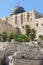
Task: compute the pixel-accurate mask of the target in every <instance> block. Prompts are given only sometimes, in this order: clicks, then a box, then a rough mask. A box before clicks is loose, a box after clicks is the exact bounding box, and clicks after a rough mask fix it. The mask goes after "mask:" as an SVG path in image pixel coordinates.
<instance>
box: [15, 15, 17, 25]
mask: <svg viewBox="0 0 43 65" xmlns="http://www.w3.org/2000/svg"><path fill="white" fill-rule="evenodd" d="M15 24H17V15H16V16H15Z"/></svg>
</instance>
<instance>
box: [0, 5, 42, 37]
mask: <svg viewBox="0 0 43 65" xmlns="http://www.w3.org/2000/svg"><path fill="white" fill-rule="evenodd" d="M2 25H3V27H2ZM5 25H6V26H5ZM8 25H9V26H10V29H11V28H12V29H13V28H17V27H18V28H19V29H20V30H21V33H23V34H25V25H29V26H30V28H34V29H35V30H36V35H37V37H38V36H39V35H43V14H41V13H39V12H37V11H36V10H32V11H29V12H25V9H24V8H23V7H21V6H16V7H15V8H13V11H12V13H11V15H10V16H8V17H5V18H2V19H0V27H1V29H0V30H1V31H2V32H3V31H6V29H7V30H8V29H9V26H8ZM3 28H4V29H3ZM10 29H9V30H10ZM13 30H14V29H13ZM1 31H0V32H1Z"/></svg>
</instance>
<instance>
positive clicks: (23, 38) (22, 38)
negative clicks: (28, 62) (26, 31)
mask: <svg viewBox="0 0 43 65" xmlns="http://www.w3.org/2000/svg"><path fill="white" fill-rule="evenodd" d="M14 40H15V41H18V42H27V41H28V38H27V36H26V35H22V34H16V35H15V36H14Z"/></svg>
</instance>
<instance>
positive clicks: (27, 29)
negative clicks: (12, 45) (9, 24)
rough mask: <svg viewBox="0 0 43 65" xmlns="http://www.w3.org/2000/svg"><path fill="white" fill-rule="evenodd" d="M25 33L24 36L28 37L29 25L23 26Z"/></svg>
mask: <svg viewBox="0 0 43 65" xmlns="http://www.w3.org/2000/svg"><path fill="white" fill-rule="evenodd" d="M25 31H26V35H29V33H30V26H29V25H26V26H25Z"/></svg>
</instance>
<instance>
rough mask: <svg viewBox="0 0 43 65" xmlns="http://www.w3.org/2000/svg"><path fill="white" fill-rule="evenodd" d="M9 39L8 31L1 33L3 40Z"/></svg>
mask: <svg viewBox="0 0 43 65" xmlns="http://www.w3.org/2000/svg"><path fill="white" fill-rule="evenodd" d="M6 40H7V33H6V32H3V33H1V41H4V42H5V41H6Z"/></svg>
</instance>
